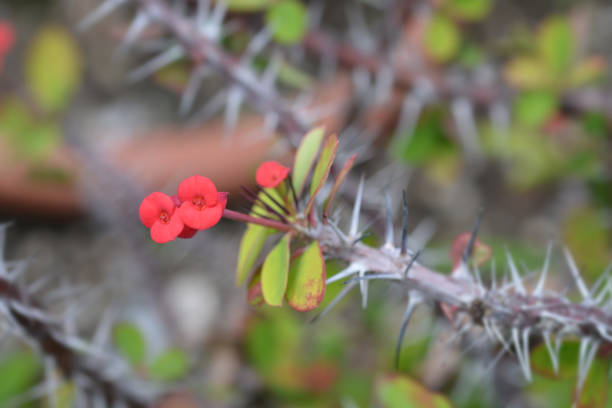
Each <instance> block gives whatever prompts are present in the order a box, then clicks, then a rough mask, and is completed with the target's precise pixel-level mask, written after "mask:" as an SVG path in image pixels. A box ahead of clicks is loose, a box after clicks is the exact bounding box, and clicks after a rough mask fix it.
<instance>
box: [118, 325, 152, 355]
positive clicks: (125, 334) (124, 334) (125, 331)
mask: <svg viewBox="0 0 612 408" xmlns="http://www.w3.org/2000/svg"><path fill="white" fill-rule="evenodd" d="M113 342H114V343H115V347H116V348H117V350H119V352H120V353H121V355H122V356H123V357H125V359H126V360H127V361H129V362H130V364H133V365H137V364H141V363H142V362H143V360H144V358H145V355H146V350H147V343H146V341H145V339H144V336H143V335H142V332H141V331H140V329H139V328H138V327H137V326H136V325H134V324H131V323H128V322H122V323H118V324H117V325H115V327H114V328H113Z"/></svg>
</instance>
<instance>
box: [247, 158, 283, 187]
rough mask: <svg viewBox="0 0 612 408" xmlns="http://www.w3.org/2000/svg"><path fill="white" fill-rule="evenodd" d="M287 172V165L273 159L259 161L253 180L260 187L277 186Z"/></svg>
mask: <svg viewBox="0 0 612 408" xmlns="http://www.w3.org/2000/svg"><path fill="white" fill-rule="evenodd" d="M288 174H289V167H285V166H283V165H282V164H280V163H278V162H275V161H267V162H263V163H261V165H260V166H259V168H258V169H257V172H256V173H255V181H257V184H259V185H260V186H261V187H266V188H274V187H276V186H278V185H279V184H280V183H281V182H282V181H283V180H284V179H286V178H287V175H288Z"/></svg>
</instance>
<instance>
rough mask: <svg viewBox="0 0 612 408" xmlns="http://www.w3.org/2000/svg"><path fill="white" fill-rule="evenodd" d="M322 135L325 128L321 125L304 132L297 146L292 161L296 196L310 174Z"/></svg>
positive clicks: (302, 188) (300, 191)
mask: <svg viewBox="0 0 612 408" xmlns="http://www.w3.org/2000/svg"><path fill="white" fill-rule="evenodd" d="M323 136H325V130H324V129H323V128H322V127H318V128H315V129H313V130H311V131H310V132H308V133H306V136H304V138H303V139H302V142H301V143H300V147H298V150H297V153H296V154H295V162H294V163H293V172H292V178H293V188H294V189H295V192H296V194H297V195H298V197H299V196H300V194H301V193H302V190H304V186H305V185H306V180H307V179H308V175H309V174H310V169H311V168H312V165H313V164H314V161H315V158H316V157H317V153H318V152H319V147H321V143H322V142H323Z"/></svg>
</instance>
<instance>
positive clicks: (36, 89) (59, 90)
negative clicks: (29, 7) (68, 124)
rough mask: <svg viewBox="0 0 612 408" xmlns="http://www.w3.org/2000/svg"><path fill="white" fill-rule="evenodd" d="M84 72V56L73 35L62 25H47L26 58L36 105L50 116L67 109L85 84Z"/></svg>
mask: <svg viewBox="0 0 612 408" xmlns="http://www.w3.org/2000/svg"><path fill="white" fill-rule="evenodd" d="M81 71H82V68H81V56H80V54H79V50H78V48H77V45H76V42H75V41H74V39H73V38H72V37H71V36H70V34H69V33H68V32H67V31H66V30H65V29H64V28H62V27H60V26H56V25H47V26H43V27H42V28H41V29H40V30H39V31H38V33H36V36H35V37H34V39H33V40H32V43H31V44H30V46H29V49H28V51H27V57H26V81H27V84H28V86H29V89H30V91H31V92H32V95H33V96H34V99H35V100H36V103H37V104H38V105H39V106H40V107H41V108H42V109H43V110H44V111H46V112H49V113H56V112H59V111H61V110H62V109H64V108H65V107H66V105H67V104H68V102H69V100H70V97H71V96H72V95H73V94H74V92H75V91H76V89H77V87H78V86H79V84H80V82H81V73H82V72H81Z"/></svg>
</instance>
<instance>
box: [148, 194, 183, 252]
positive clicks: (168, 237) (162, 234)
mask: <svg viewBox="0 0 612 408" xmlns="http://www.w3.org/2000/svg"><path fill="white" fill-rule="evenodd" d="M175 210H176V205H175V204H174V202H173V201H172V198H170V197H168V196H167V195H166V194H164V193H159V192H156V193H151V194H149V195H148V196H146V197H145V199H144V200H142V203H141V204H140V208H139V209H138V215H139V216H140V221H142V223H143V224H144V225H145V226H146V227H147V228H150V229H151V239H153V241H155V242H157V243H158V244H163V243H166V242H169V241H172V240H173V239H175V238H176V237H177V236H179V234H181V233H182V232H183V227H184V224H183V220H181V218H180V217H179V216H178V213H177V212H176V211H175Z"/></svg>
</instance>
